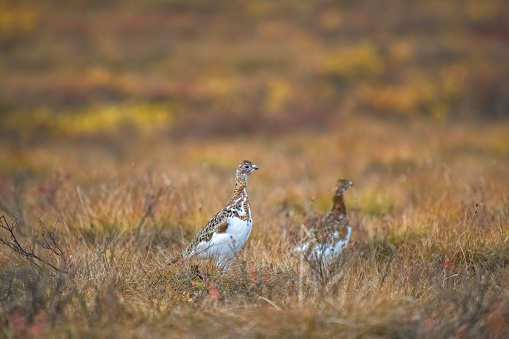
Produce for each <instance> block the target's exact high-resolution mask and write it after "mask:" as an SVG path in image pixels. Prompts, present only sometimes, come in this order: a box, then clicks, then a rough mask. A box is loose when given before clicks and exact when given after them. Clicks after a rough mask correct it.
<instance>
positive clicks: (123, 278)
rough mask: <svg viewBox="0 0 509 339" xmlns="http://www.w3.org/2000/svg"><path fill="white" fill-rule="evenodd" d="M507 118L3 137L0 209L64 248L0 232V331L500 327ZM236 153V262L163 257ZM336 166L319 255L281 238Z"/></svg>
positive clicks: (267, 332)
mask: <svg viewBox="0 0 509 339" xmlns="http://www.w3.org/2000/svg"><path fill="white" fill-rule="evenodd" d="M339 126H341V128H343V132H342V133H341V134H339V133H337V132H336V131H337V130H338V128H339ZM508 129H509V126H508V125H507V124H506V125H498V126H492V125H470V124H468V123H461V124H460V125H457V126H454V127H447V126H439V125H431V124H415V125H414V124H412V123H404V124H397V123H391V122H383V121H379V120H373V119H366V118H353V117H352V118H349V119H342V120H341V121H337V122H335V125H333V126H331V128H330V130H329V132H327V131H326V132H323V133H320V134H318V133H314V132H302V133H288V134H285V135H280V136H275V135H265V134H263V133H262V134H259V135H252V136H250V137H243V136H238V137H235V138H233V139H219V138H216V139H206V140H200V139H184V140H182V141H179V142H176V141H174V140H172V138H168V137H165V133H164V132H161V131H158V130H153V132H150V133H147V132H146V131H143V130H142V131H137V132H136V139H133V138H129V135H125V134H122V133H124V132H122V131H121V132H118V133H116V132H115V133H113V134H112V136H110V137H109V139H104V140H102V141H96V140H94V139H93V138H92V136H91V137H90V138H88V139H87V138H80V137H70V138H67V139H66V142H65V143H61V142H59V143H54V142H51V141H48V142H45V143H41V144H39V145H37V146H34V147H25V146H21V147H19V148H14V146H12V145H10V146H9V145H7V144H1V147H2V154H3V158H4V159H5V161H2V164H1V165H0V166H1V167H0V190H1V197H2V198H1V200H0V203H1V205H0V209H1V210H2V213H3V214H5V215H6V217H7V221H8V222H11V221H10V220H11V219H13V218H15V217H17V218H18V227H17V229H16V233H15V234H16V235H17V237H18V238H19V239H20V241H21V242H22V244H23V245H24V246H27V248H29V247H30V246H31V244H32V243H33V240H31V239H33V236H36V237H38V239H41V238H40V237H41V232H42V229H41V224H40V223H39V222H38V221H37V220H38V218H39V217H40V218H41V220H42V224H44V225H46V228H47V229H48V230H50V229H54V232H55V237H56V241H57V243H58V244H59V245H60V246H61V248H62V250H63V251H64V255H63V256H62V258H59V257H57V256H56V255H53V254H52V253H50V252H49V251H48V250H44V249H43V248H41V247H40V246H38V245H36V246H35V252H36V253H37V254H38V255H40V256H41V257H42V258H43V259H44V260H46V261H47V262H49V263H52V264H54V265H56V266H57V267H59V268H60V269H61V270H62V271H63V272H61V273H56V272H53V271H52V270H51V269H50V268H48V267H47V266H44V265H43V268H42V269H41V268H38V267H37V266H34V265H33V264H31V262H30V261H29V260H26V258H23V257H22V256H19V255H16V254H15V253H13V252H12V251H10V250H9V249H8V248H7V247H5V246H0V253H2V255H1V258H2V259H1V262H2V268H1V269H0V279H1V280H0V317H1V319H2V321H3V322H4V323H5V324H7V325H6V326H4V327H3V329H2V330H1V331H2V335H4V336H8V337H16V336H18V337H26V336H32V337H61V336H94V337H95V336H100V337H110V336H117V337H120V336H124V337H126V336H127V337H141V336H150V337H170V336H184V337H196V336H199V337H217V336H226V337H232V336H241V337H260V336H262V337H304V336H316V337H338V336H339V337H451V336H454V337H465V336H467V337H500V336H502V335H503V333H505V332H506V331H507V330H509V323H508V322H507V319H508V314H509V300H508V296H507V293H508V288H509V285H508V283H507V281H508V280H507V279H508V278H509V270H508V264H509V246H508V241H509V229H508V226H509V207H508V206H509V196H508V194H507V187H509V186H508V185H509V182H508V181H509V179H508V177H507V175H505V173H507V171H508V170H509V161H508V159H509V147H508V145H507V143H506V141H505V140H506V137H505V136H506V135H508ZM96 136H98V135H96ZM118 136H123V137H122V138H121V139H118ZM241 158H246V159H250V160H252V161H253V162H254V163H255V164H257V165H258V166H259V167H260V171H258V172H257V173H255V174H254V175H253V176H252V177H251V178H250V180H249V184H248V186H249V193H250V198H251V205H252V212H253V215H254V227H253V232H252V235H251V237H250V239H249V241H248V242H247V244H246V245H245V247H244V249H243V250H242V251H241V253H240V254H239V256H238V259H237V261H236V263H235V265H234V266H233V268H232V270H231V271H229V272H223V273H221V272H218V271H217V270H216V269H215V267H214V266H213V265H210V263H204V262H190V263H187V262H183V261H180V262H177V263H175V264H173V265H168V262H170V261H171V260H172V259H173V258H175V257H178V256H179V254H180V252H181V250H182V249H183V247H184V246H185V244H186V243H187V242H188V241H189V240H190V239H191V238H192V237H193V235H194V234H195V233H196V231H197V230H198V229H199V228H200V227H201V226H202V225H203V224H204V223H205V222H206V221H207V220H208V218H209V217H210V216H212V215H213V214H214V213H215V212H216V211H217V210H218V209H220V208H221V207H222V206H223V205H224V203H226V202H227V200H228V199H229V195H230V193H231V191H232V190H233V171H234V169H235V166H236V164H237V161H238V160H240V159H241ZM340 177H345V178H348V179H350V180H352V181H353V182H354V183H355V186H354V188H352V189H351V190H349V191H348V192H347V194H346V200H347V205H348V209H349V213H350V219H351V222H352V227H353V233H352V242H351V244H350V245H349V247H348V249H347V251H346V253H345V255H344V256H342V257H341V258H340V260H339V261H338V262H337V263H336V265H335V268H334V269H333V270H331V271H329V272H316V271H314V270H313V269H312V268H311V267H309V266H308V265H307V264H306V263H305V262H304V263H301V262H300V258H299V257H295V256H294V255H289V253H291V248H292V247H293V246H294V245H295V244H296V243H297V242H298V240H299V238H300V237H301V236H302V230H301V226H300V225H301V224H304V225H306V227H312V226H313V223H314V222H316V219H317V217H318V216H319V215H321V214H323V213H324V212H325V211H326V210H327V209H328V207H329V205H328V203H329V201H330V198H331V193H332V188H333V185H334V183H335V182H336V180H337V179H338V178H340ZM476 204H477V207H476ZM7 236H8V234H6V233H5V231H3V233H2V237H3V238H4V239H6V240H8V237H7ZM194 265H198V267H199V268H198V273H199V274H201V275H202V276H206V278H205V279H204V280H202V279H200V278H198V276H197V272H196V269H195V268H194Z"/></svg>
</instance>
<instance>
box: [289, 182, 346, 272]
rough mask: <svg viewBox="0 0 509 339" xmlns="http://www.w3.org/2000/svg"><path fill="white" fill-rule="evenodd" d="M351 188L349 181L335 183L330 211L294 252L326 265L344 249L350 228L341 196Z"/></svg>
mask: <svg viewBox="0 0 509 339" xmlns="http://www.w3.org/2000/svg"><path fill="white" fill-rule="evenodd" d="M351 186H353V183H352V182H351V181H349V180H345V179H340V180H339V181H338V182H337V184H336V187H335V193H334V197H333V198H332V209H331V211H330V212H329V214H327V216H326V217H325V218H322V219H321V220H320V221H319V222H318V224H317V225H316V227H315V228H313V229H311V231H310V234H309V236H308V237H307V239H305V243H304V244H303V245H301V246H299V247H297V248H295V251H297V252H303V253H304V255H305V256H306V257H307V258H308V259H309V260H313V261H315V260H319V261H321V262H324V263H326V262H328V261H330V260H331V259H333V258H335V257H336V256H337V255H339V254H340V253H341V252H342V251H343V250H344V249H345V247H346V245H347V244H348V241H349V240H350V234H351V233H352V228H351V227H350V221H349V219H348V216H347V215H346V207H345V200H344V197H343V194H344V193H345V191H346V190H347V189H348V188H350V187H351Z"/></svg>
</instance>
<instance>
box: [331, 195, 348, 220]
mask: <svg viewBox="0 0 509 339" xmlns="http://www.w3.org/2000/svg"><path fill="white" fill-rule="evenodd" d="M331 213H332V214H334V215H337V216H340V215H345V214H346V206H345V200H344V199H343V194H340V195H335V196H334V198H332V210H331Z"/></svg>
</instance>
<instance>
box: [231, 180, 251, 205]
mask: <svg viewBox="0 0 509 339" xmlns="http://www.w3.org/2000/svg"><path fill="white" fill-rule="evenodd" d="M243 196H247V178H244V177H243V176H239V175H238V176H237V177H236V178H235V189H234V190H233V197H232V198H231V200H230V203H231V202H234V201H236V200H239V199H240V198H242V197H243Z"/></svg>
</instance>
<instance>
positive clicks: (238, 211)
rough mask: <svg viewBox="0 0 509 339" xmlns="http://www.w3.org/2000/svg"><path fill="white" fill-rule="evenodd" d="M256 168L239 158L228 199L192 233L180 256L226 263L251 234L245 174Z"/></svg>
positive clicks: (234, 255) (231, 260) (223, 265)
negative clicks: (233, 186)
mask: <svg viewBox="0 0 509 339" xmlns="http://www.w3.org/2000/svg"><path fill="white" fill-rule="evenodd" d="M257 169H258V167H257V166H256V165H254V164H253V163H252V162H251V161H249V160H242V161H241V162H240V164H239V166H238V167H237V172H236V174H235V190H234V191H233V196H232V198H231V199H230V202H229V203H228V204H227V205H226V206H225V207H224V208H223V209H222V210H221V211H219V212H218V213H217V214H216V215H214V216H213V217H212V218H210V220H209V221H208V222H207V224H205V226H203V228H202V229H201V230H200V231H199V232H198V234H196V236H195V237H194V238H193V240H192V241H191V243H190V244H189V245H188V246H187V248H186V249H185V250H184V252H183V257H184V259H188V258H191V257H193V256H197V257H200V258H207V259H214V260H215V261H216V264H217V266H218V267H228V266H229V265H230V264H231V262H233V260H234V259H235V257H236V256H237V254H238V253H239V251H240V249H241V248H242V246H244V244H245V243H246V241H247V239H248V238H249V235H250V234H251V228H252V225H253V219H252V217H251V208H250V206H249V197H248V195H247V178H248V177H249V175H250V174H251V173H252V172H253V171H255V170H257Z"/></svg>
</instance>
